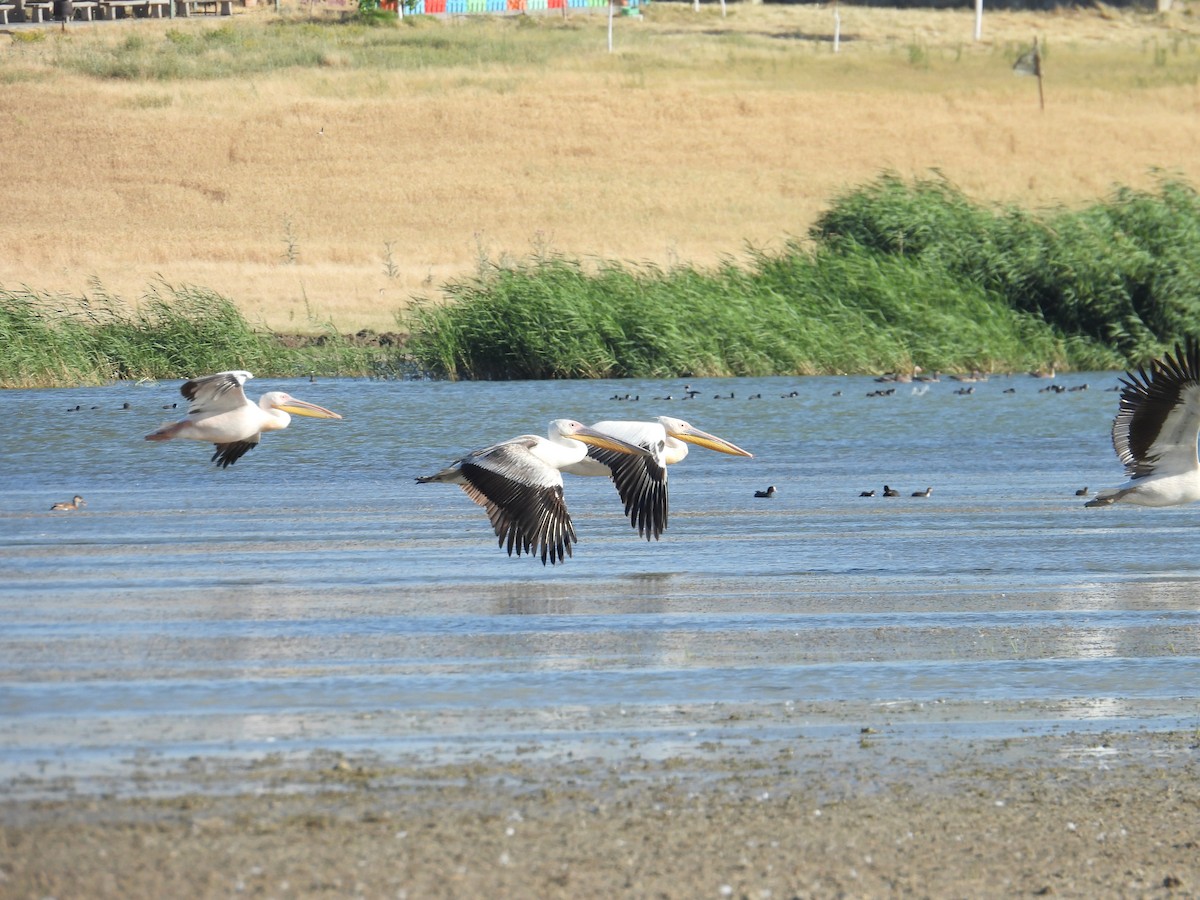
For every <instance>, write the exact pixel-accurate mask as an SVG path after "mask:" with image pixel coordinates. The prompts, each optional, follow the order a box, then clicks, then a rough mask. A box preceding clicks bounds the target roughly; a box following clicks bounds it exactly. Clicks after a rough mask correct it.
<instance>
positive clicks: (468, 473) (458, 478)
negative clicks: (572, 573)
mask: <svg viewBox="0 0 1200 900" xmlns="http://www.w3.org/2000/svg"><path fill="white" fill-rule="evenodd" d="M548 434H549V436H548V437H539V436H538V435H535V434H523V435H521V436H520V437H515V438H512V439H510V440H507V441H502V442H501V443H499V444H493V445H492V446H491V447H485V448H484V449H482V450H476V451H475V452H473V453H469V454H467V455H466V456H464V457H463V458H462V459H459V460H456V461H455V462H454V463H452V464H451V465H450V466H448V467H447V468H445V469H442V471H440V472H438V473H437V474H435V475H429V476H426V477H424V478H418V479H417V483H418V484H428V483H431V482H437V483H441V484H457V485H458V486H459V487H461V488H462V489H463V491H464V492H466V495H467V496H468V497H470V498H471V499H472V500H473V501H475V502H476V503H478V504H479V505H480V506H482V507H483V508H484V509H485V510H487V514H488V518H489V519H490V520H491V522H492V528H493V529H494V530H495V532H496V537H497V538H499V545H500V546H501V547H504V546H505V545H506V544H507V546H508V555H509V556H512V555H513V554H514V553H515V554H516V555H517V556H520V555H521V554H522V553H528V554H529V555H531V556H537V555H540V556H541V558H542V565H545V564H546V563H547V561H548V562H549V563H550V564H551V565H554V564H555V563H559V562H562V561H563V558H564V555H565V556H570V555H571V545H572V544H573V543H577V542H578V540H579V539H578V537H577V536H576V534H575V526H574V524H573V523H572V522H571V514H570V513H569V512H568V511H567V504H566V501H565V500H564V499H563V479H562V472H563V471H564V470H565V469H566V468H567V467H568V466H570V465H571V464H572V463H577V462H579V460H581V459H584V458H585V456H586V455H587V452H588V448H589V447H595V448H600V449H603V450H604V451H605V452H607V453H611V454H613V455H614V456H642V457H649V456H650V451H648V450H645V449H643V448H641V447H637V446H635V445H633V444H630V443H628V442H626V441H623V440H620V439H619V438H616V437H613V436H612V435H608V434H603V433H601V432H599V431H597V430H595V429H592V428H588V427H587V426H586V425H584V424H582V423H580V422H576V421H574V420H572V419H555V420H554V421H553V422H551V423H550V428H549V433H548Z"/></svg>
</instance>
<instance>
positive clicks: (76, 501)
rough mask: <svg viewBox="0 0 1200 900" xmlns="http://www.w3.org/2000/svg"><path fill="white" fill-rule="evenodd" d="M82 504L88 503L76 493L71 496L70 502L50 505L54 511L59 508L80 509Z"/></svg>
mask: <svg viewBox="0 0 1200 900" xmlns="http://www.w3.org/2000/svg"><path fill="white" fill-rule="evenodd" d="M81 506H87V503H85V502H84V499H83V498H82V497H80V496H79V495H78V494H76V495H75V496H74V497H72V498H71V502H70V503H55V504H54V505H53V506H52V507H50V510H51V512H53V511H54V510H59V509H79V507H81Z"/></svg>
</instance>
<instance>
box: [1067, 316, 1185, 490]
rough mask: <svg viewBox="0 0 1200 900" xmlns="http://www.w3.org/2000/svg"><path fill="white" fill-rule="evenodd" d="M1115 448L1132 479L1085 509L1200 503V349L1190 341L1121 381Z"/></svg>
mask: <svg viewBox="0 0 1200 900" xmlns="http://www.w3.org/2000/svg"><path fill="white" fill-rule="evenodd" d="M1121 385H1122V390H1121V401H1120V405H1119V406H1118V407H1117V415H1116V418H1115V419H1114V420H1113V426H1112V443H1113V449H1114V450H1116V452H1117V458H1118V459H1119V460H1120V461H1121V462H1122V463H1124V465H1125V474H1126V475H1128V476H1129V480H1128V481H1126V482H1125V483H1124V484H1120V485H1117V486H1116V487H1114V488H1108V489H1106V490H1102V491H1097V492H1096V496H1095V498H1093V499H1092V500H1089V501H1088V502H1087V503H1085V504H1084V506H1111V505H1112V504H1114V503H1118V502H1119V503H1133V504H1135V505H1137V506H1180V505H1182V504H1185V503H1191V502H1193V501H1195V500H1200V461H1198V460H1197V457H1196V437H1197V434H1198V433H1200V345H1197V343H1196V341H1195V340H1190V341H1188V345H1187V349H1186V350H1185V349H1184V348H1182V347H1176V348H1175V355H1174V356H1172V355H1171V354H1170V353H1167V354H1166V355H1165V356H1164V357H1163V358H1162V359H1156V360H1154V361H1153V362H1152V363H1151V364H1150V371H1149V372H1147V371H1146V369H1145V367H1141V368H1139V369H1138V371H1137V372H1127V373H1125V377H1124V378H1123V379H1121Z"/></svg>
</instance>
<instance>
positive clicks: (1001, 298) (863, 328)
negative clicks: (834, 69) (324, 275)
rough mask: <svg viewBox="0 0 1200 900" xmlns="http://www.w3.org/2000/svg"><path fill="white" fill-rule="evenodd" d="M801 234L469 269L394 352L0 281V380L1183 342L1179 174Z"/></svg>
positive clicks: (208, 312)
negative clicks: (1143, 183)
mask: <svg viewBox="0 0 1200 900" xmlns="http://www.w3.org/2000/svg"><path fill="white" fill-rule="evenodd" d="M809 238H810V243H808V244H805V245H801V244H800V243H799V242H791V243H789V244H788V245H787V246H785V247H784V248H783V250H782V251H780V252H778V253H765V252H756V253H753V254H752V255H751V258H750V261H749V264H747V265H745V266H739V265H735V264H733V263H727V264H726V265H724V266H722V267H720V268H718V269H717V270H715V271H701V270H698V269H695V268H691V267H687V266H681V267H678V268H673V269H670V270H667V271H664V270H659V269H655V268H651V267H637V268H634V267H629V266H624V265H620V264H617V263H613V262H607V261H602V262H600V263H598V264H594V265H588V264H585V263H584V262H582V261H579V260H571V259H564V258H559V257H548V258H540V259H534V260H529V261H524V262H520V263H517V264H515V265H510V266H496V267H491V268H487V269H486V270H484V271H482V272H481V273H480V274H479V275H478V276H476V277H474V278H470V279H465V280H462V281H458V282H455V283H452V284H449V285H447V286H446V287H445V294H446V296H445V297H444V298H442V299H441V300H439V301H437V302H431V301H423V302H418V303H416V304H415V305H414V307H413V311H412V312H411V313H410V314H409V315H408V316H407V317H406V318H405V319H404V320H403V321H402V322H401V323H400V324H401V328H402V329H403V330H405V331H407V332H408V333H409V337H408V340H407V342H406V343H405V345H404V346H403V348H400V347H398V346H396V345H395V344H390V345H386V346H379V345H377V344H376V345H371V344H369V343H364V342H362V341H355V340H352V339H349V338H346V337H344V336H341V335H338V334H337V333H336V332H335V331H334V330H333V329H332V328H328V329H325V333H323V334H321V335H319V336H317V337H316V338H314V339H311V340H308V341H306V342H301V345H300V346H296V345H295V344H296V342H294V341H293V342H288V341H284V340H283V339H281V338H280V337H278V336H276V335H272V334H269V333H265V332H263V331H259V330H256V329H254V328H252V327H251V326H249V325H248V324H247V323H246V321H245V319H244V318H243V317H242V316H241V314H240V313H239V312H238V310H237V308H236V307H235V305H234V303H233V302H232V301H231V300H229V299H227V298H225V297H222V296H220V295H218V294H216V293H214V292H212V291H208V290H204V289H202V288H195V287H172V286H170V285H161V286H158V287H156V288H154V289H152V290H151V291H150V293H149V294H148V295H147V296H146V297H143V298H142V300H141V302H140V303H139V304H138V305H137V308H136V311H134V312H131V311H129V308H128V307H127V306H126V305H125V304H123V303H122V302H121V301H120V300H119V299H117V298H114V297H110V296H107V295H106V294H104V293H103V291H102V290H100V289H97V290H96V291H94V292H93V294H92V295H89V296H85V297H80V298H73V297H59V296H49V295H43V294H39V293H37V292H35V291H33V290H30V289H28V288H22V289H21V290H4V289H0V385H3V386H7V387H14V386H32V385H51V384H76V383H100V382H106V381H112V380H117V379H138V378H173V377H174V378H179V377H185V376H192V375H198V374H203V373H207V372H215V371H220V370H223V369H232V368H244V369H249V370H251V371H253V372H256V373H257V374H260V375H263V376H270V375H274V376H296V375H303V374H306V373H316V374H321V375H350V376H366V377H398V376H403V375H411V374H414V373H421V374H426V375H431V376H434V377H442V378H473V379H507V378H614V377H642V378H665V377H677V376H688V375H692V376H705V375H711V376H720V375H797V374H817V373H858V372H880V371H905V370H908V369H910V368H912V367H913V366H917V365H919V366H921V367H923V368H924V369H925V370H926V371H935V370H937V371H943V372H955V371H970V370H974V369H979V370H983V371H988V372H994V371H1021V370H1025V369H1036V368H1045V367H1049V366H1055V367H1057V368H1059V369H1063V370H1067V369H1117V368H1123V367H1125V366H1128V365H1139V364H1142V363H1145V362H1146V361H1148V360H1149V359H1151V358H1152V357H1155V356H1157V355H1159V354H1161V353H1162V352H1163V350H1164V349H1166V348H1168V347H1170V346H1171V345H1172V344H1174V343H1176V342H1178V341H1181V340H1183V339H1185V338H1189V337H1191V338H1197V339H1200V198H1198V197H1197V194H1196V192H1195V191H1194V190H1193V189H1192V188H1191V187H1189V186H1188V185H1186V184H1183V183H1181V182H1179V181H1173V180H1164V181H1163V182H1162V183H1161V184H1160V185H1159V188H1158V190H1157V191H1154V192H1139V191H1133V190H1129V189H1125V188H1122V189H1119V190H1117V191H1116V192H1115V193H1114V194H1113V196H1112V197H1111V198H1109V199H1108V200H1106V201H1105V202H1103V203H1100V204H1096V205H1093V206H1091V207H1089V208H1086V209H1083V210H1078V211H1070V210H1054V211H1050V212H1048V213H1045V214H1039V215H1035V214H1033V213H1030V212H1028V211H1024V210H1020V209H1016V208H1012V207H999V208H996V207H985V206H981V205H978V204H975V203H972V202H971V201H969V200H968V199H967V198H966V197H964V196H963V195H962V194H961V193H960V192H959V191H957V190H956V189H955V188H954V187H953V186H951V185H949V184H947V183H946V182H944V181H940V180H918V181H915V182H911V183H909V182H905V181H904V180H902V179H900V178H898V177H896V176H893V175H883V176H881V177H880V178H878V179H876V180H875V181H874V182H871V183H870V184H867V185H865V186H863V187H860V188H858V189H855V190H852V191H850V192H848V193H847V194H846V195H844V196H842V197H840V198H838V199H837V200H836V201H835V202H834V204H833V205H832V207H831V208H830V209H829V210H828V211H827V212H826V213H825V214H824V215H822V216H821V217H820V218H819V220H818V221H817V222H816V224H815V225H814V226H813V228H812V230H811V232H810V235H809Z"/></svg>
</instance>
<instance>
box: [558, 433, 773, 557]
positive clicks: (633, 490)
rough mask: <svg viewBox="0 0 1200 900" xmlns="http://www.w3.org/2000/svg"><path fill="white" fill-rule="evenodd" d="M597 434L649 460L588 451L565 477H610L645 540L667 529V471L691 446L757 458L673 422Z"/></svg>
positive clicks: (717, 438)
mask: <svg viewBox="0 0 1200 900" xmlns="http://www.w3.org/2000/svg"><path fill="white" fill-rule="evenodd" d="M592 428H594V429H595V430H596V431H599V432H601V433H603V434H609V435H612V436H613V437H616V438H620V439H621V440H623V441H628V442H629V443H631V444H636V445H637V446H639V447H643V448H645V449H646V450H648V451H649V452H650V455H649V456H613V455H612V454H607V453H605V452H604V451H603V450H599V451H597V450H589V451H588V453H587V456H586V457H585V458H584V459H582V460H580V461H579V462H578V463H576V464H574V465H571V466H567V467H566V468H565V469H563V471H564V472H570V473H571V474H572V475H608V476H610V477H611V478H612V480H613V484H615V485H616V486H617V493H618V494H619V495H620V497H621V500H622V502H624V504H625V515H627V516H629V522H630V524H631V525H632V526H633V527H634V528H636V529H637V530H638V534H640V535H641V536H643V537H644V538H645V539H646V540H650V539H651V538H652V537H653V538H654V539H655V540H658V538H659V536H660V535H661V534H662V533H663V529H665V528H666V527H667V466H669V465H674V464H675V463H677V462H680V461H681V460H682V459H683V458H684V457H686V456H687V455H688V444H695V445H696V446H698V447H707V448H708V449H709V450H716V451H717V452H718V453H728V454H730V455H731V456H750V457H752V456H753V455H754V454H753V453H748V452H747V451H745V450H743V449H742V448H741V447H738V446H736V445H734V444H731V443H730V442H729V441H727V440H725V439H724V438H719V437H717V436H716V435H714V434H709V433H708V432H707V431H701V430H700V429H699V428H696V427H694V426H693V425H691V424H690V423H688V422H685V421H684V420H683V419H676V418H674V417H673V416H658V417H656V418H655V420H654V421H653V422H596V423H595V424H594V425H592Z"/></svg>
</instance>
